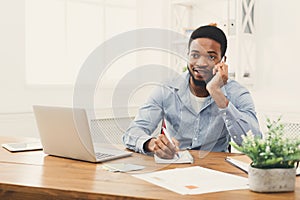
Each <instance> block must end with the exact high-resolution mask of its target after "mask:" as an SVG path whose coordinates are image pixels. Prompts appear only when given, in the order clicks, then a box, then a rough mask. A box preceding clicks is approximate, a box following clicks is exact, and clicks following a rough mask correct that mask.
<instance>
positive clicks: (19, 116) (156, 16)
mask: <svg viewBox="0 0 300 200" xmlns="http://www.w3.org/2000/svg"><path fill="white" fill-rule="evenodd" d="M216 2H217V3H218V4H220V2H221V4H223V3H222V1H221V0H216ZM256 3H257V11H256V16H257V18H258V20H256V23H257V25H256V28H257V29H256V31H257V33H256V34H257V65H256V72H255V81H254V85H253V88H251V92H252V94H253V97H254V101H255V104H256V107H257V111H258V113H259V115H260V116H261V117H264V115H277V114H279V113H281V114H283V115H284V116H287V118H289V119H291V120H293V121H296V122H299V119H300V117H299V114H300V106H298V102H300V101H299V100H300V93H299V90H298V85H299V82H300V81H299V78H298V74H300V67H299V64H298V62H297V58H298V52H299V50H298V48H299V46H300V39H299V35H300V26H299V25H298V24H299V23H297V20H298V19H300V13H299V12H298V10H297V9H298V8H299V6H300V3H299V2H298V0H289V1H288V3H285V2H284V1H282V0H258V1H256ZM204 5H206V4H203V6H204ZM138 6H139V9H138V13H137V14H138V16H139V21H138V26H139V27H161V28H170V24H171V19H170V18H169V16H170V10H169V8H170V4H169V1H168V0H164V1H161V0H155V1H148V0H138ZM213 9H214V6H209V7H206V11H207V12H209V11H210V10H212V11H213ZM154 10H155V11H154ZM217 10H218V9H217ZM212 13H214V12H212ZM223 14H224V13H222V16H223ZM194 15H197V17H196V18H193V20H194V21H193V24H195V25H197V24H202V23H204V22H202V21H201V22H200V23H198V22H197V21H196V19H197V18H198V19H199V18H200V17H201V13H197V12H196V13H194ZM24 16H25V0H1V1H0V91H1V104H0V135H23V136H37V130H36V125H35V121H34V117H33V114H32V110H31V106H32V104H51V105H72V95H73V93H72V87H59V86H58V87H55V88H44V87H43V88H39V87H35V88H33V87H28V86H26V84H25V20H24ZM215 17H216V16H214V15H213V16H212V17H211V18H208V19H209V20H210V21H209V22H211V21H215V20H214V18H215ZM141 57H142V59H141V61H140V63H139V64H147V63H151V62H152V61H155V62H156V63H165V62H166V59H165V57H164V55H159V53H158V52H148V53H146V54H143V55H142V56H141ZM106 89H107V91H106V92H107V97H109V98H111V94H112V93H111V91H110V88H106ZM140 97H141V98H138V99H137V102H136V104H139V103H140V102H143V100H144V99H145V98H146V95H144V96H142V95H140ZM109 98H108V99H109ZM109 103H110V101H109V100H108V101H104V104H105V105H106V104H109ZM102 105H103V104H102ZM133 112H134V111H133Z"/></svg>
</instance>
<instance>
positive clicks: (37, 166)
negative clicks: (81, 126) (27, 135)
mask: <svg viewBox="0 0 300 200" xmlns="http://www.w3.org/2000/svg"><path fill="white" fill-rule="evenodd" d="M14 141H18V139H16V138H3V137H0V143H5V142H14ZM19 141H20V140H19ZM191 153H192V154H193V156H194V159H195V163H194V164H193V165H200V166H202V167H207V168H210V169H215V170H219V171H223V172H227V173H231V174H237V175H240V176H244V177H247V175H246V174H245V173H244V172H242V171H240V170H239V169H237V168H235V167H233V166H231V165H230V164H229V163H227V162H226V161H225V160H224V159H225V157H226V156H228V155H230V156H233V155H234V154H229V153H207V152H199V151H192V152H191ZM110 162H112V163H124V162H127V163H132V164H139V165H144V166H146V168H145V169H144V170H143V171H137V172H131V173H112V172H108V171H105V170H103V169H102V167H101V164H93V163H88V162H82V161H76V160H71V159H64V158H58V157H53V156H47V155H45V154H44V153H43V152H42V151H33V152H22V153H10V152H8V151H6V150H5V149H3V148H1V149H0V169H1V170H0V199H1V200H2V199H14V200H18V199H22V200H24V199H25V200H26V199H43V200H44V199H45V200H47V199H66V200H67V199H68V200H69V199H197V200H199V199H222V200H224V199H225V200H226V199H230V200H232V199H243V200H247V199H255V200H259V199H278V200H279V199H285V200H288V199H300V177H297V180H296V181H297V183H296V189H295V192H288V193H271V194H260V193H255V192H251V191H249V190H235V191H226V192H217V193H207V194H202V195H179V194H176V193H174V192H171V191H169V190H166V189H164V188H161V187H159V186H156V185H153V184H151V183H148V182H145V181H143V180H140V179H137V178H134V177H132V176H131V175H130V174H133V173H142V172H150V171H153V170H162V169H171V168H175V167H188V166H191V165H189V164H172V165H161V164H155V163H154V160H153V157H149V156H145V155H141V154H133V156H131V157H128V158H123V159H119V160H114V161H110ZM204 181H205V180H204Z"/></svg>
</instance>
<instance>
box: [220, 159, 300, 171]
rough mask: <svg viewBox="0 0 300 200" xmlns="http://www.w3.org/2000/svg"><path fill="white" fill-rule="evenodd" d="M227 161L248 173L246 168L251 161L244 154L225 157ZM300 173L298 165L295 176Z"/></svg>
mask: <svg viewBox="0 0 300 200" xmlns="http://www.w3.org/2000/svg"><path fill="white" fill-rule="evenodd" d="M225 160H226V161H227V162H229V163H230V164H232V165H233V166H235V167H237V168H239V169H241V170H243V171H244V172H246V173H248V168H249V165H250V163H251V159H250V158H249V157H248V156H246V155H242V156H228V157H226V159H225ZM299 175H300V168H299V167H298V168H297V170H296V176H299Z"/></svg>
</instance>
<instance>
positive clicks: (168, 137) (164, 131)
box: [162, 127, 179, 158]
mask: <svg viewBox="0 0 300 200" xmlns="http://www.w3.org/2000/svg"><path fill="white" fill-rule="evenodd" d="M162 129H163V131H162V133H163V134H164V135H165V136H166V137H167V139H168V140H169V141H170V142H171V144H172V145H173V146H175V144H174V143H173V141H172V138H171V136H170V134H169V132H168V131H167V129H166V128H165V127H163V128H162ZM175 155H176V156H177V157H178V158H179V154H178V152H176V154H175Z"/></svg>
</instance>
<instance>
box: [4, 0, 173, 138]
mask: <svg viewBox="0 0 300 200" xmlns="http://www.w3.org/2000/svg"><path fill="white" fill-rule="evenodd" d="M137 2H138V4H137V6H138V7H139V9H138V11H137V15H138V16H139V17H138V22H137V24H138V27H137V28H139V27H156V28H159V27H160V28H166V27H168V21H169V18H168V17H166V16H168V13H167V12H166V10H168V6H169V1H160V0H154V1H148V0H138V1H137ZM154 10H155V12H154ZM25 53H26V51H25V0H1V1H0V91H1V104H0V135H17V136H33V137H37V136H38V133H37V128H36V124H35V120H34V116H33V113H32V105H33V104H48V105H62V106H71V105H72V103H73V102H72V101H73V99H72V98H73V87H72V86H59V85H58V86H55V87H53V86H50V87H49V86H29V85H27V84H26V81H25V78H26V74H25V73H26V72H25ZM146 54H148V58H147V59H144V58H146V57H145V54H142V55H141V57H142V61H141V62H140V63H139V64H147V63H149V62H150V61H151V60H152V61H153V60H155V62H156V63H165V58H163V56H162V55H159V54H158V53H157V52H152V53H146ZM108 85H110V84H108ZM102 92H104V93H105V94H104V95H103V94H102V95H101V99H98V100H99V103H98V105H100V106H101V107H103V108H107V107H109V106H110V104H111V100H110V99H111V98H112V97H111V96H112V88H110V87H106V88H104V91H102ZM103 96H105V97H106V99H103V98H102V97H103ZM140 97H141V98H135V99H136V101H135V104H139V103H140V102H143V101H144V100H145V98H146V96H145V95H140ZM96 100H97V99H96ZM130 112H131V113H134V112H136V108H135V109H134V110H133V111H130Z"/></svg>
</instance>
